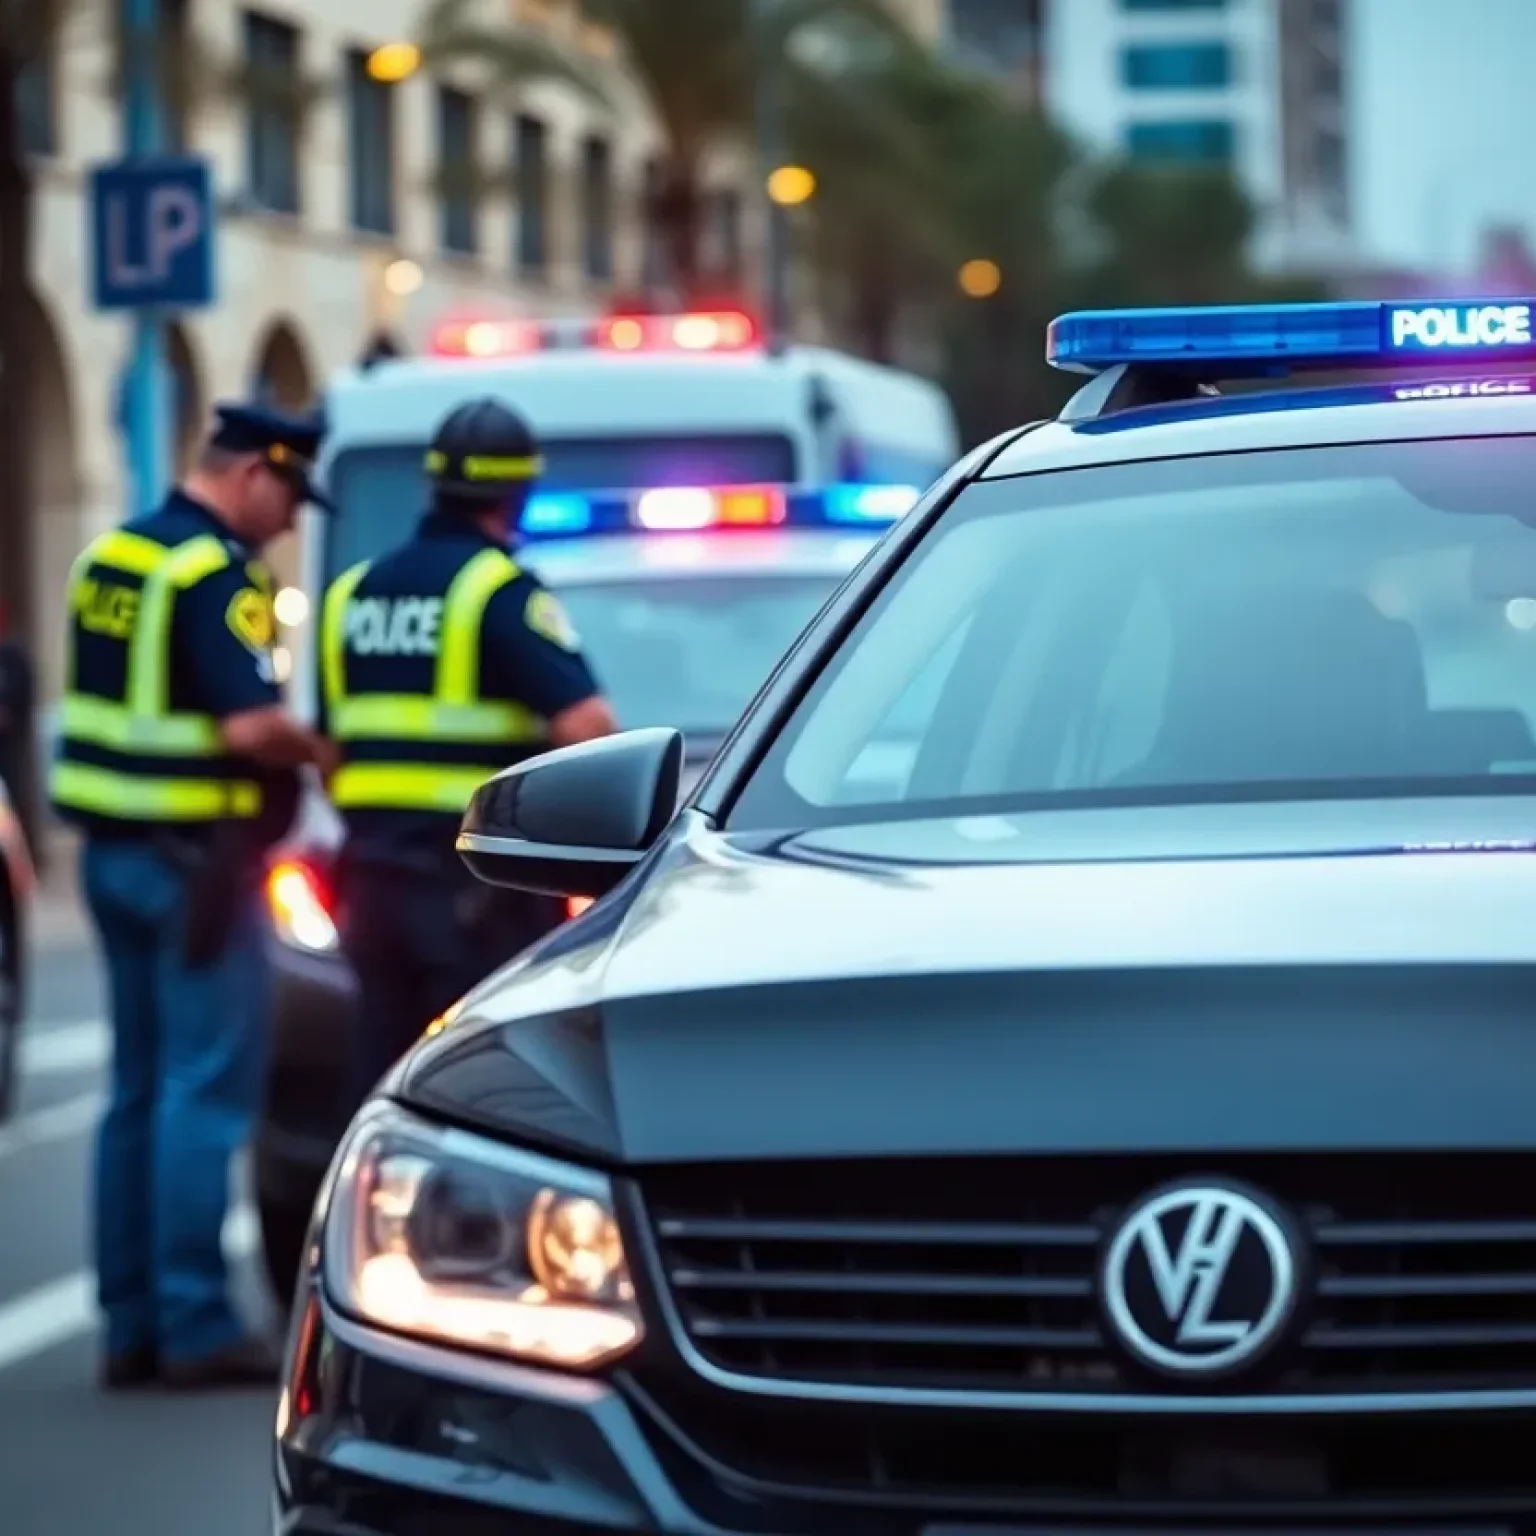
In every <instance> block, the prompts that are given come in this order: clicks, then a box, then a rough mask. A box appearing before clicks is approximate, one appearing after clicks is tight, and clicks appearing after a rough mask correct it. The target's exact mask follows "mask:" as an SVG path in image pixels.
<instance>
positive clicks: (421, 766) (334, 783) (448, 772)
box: [321, 549, 545, 812]
mask: <svg viewBox="0 0 1536 1536" xmlns="http://www.w3.org/2000/svg"><path fill="white" fill-rule="evenodd" d="M367 572H368V566H367V564H366V562H365V563H363V564H361V565H355V566H353V567H352V568H351V569H350V570H348V571H346V572H345V573H344V574H343V575H341V576H340V577H338V578H337V580H336V581H335V582H334V583H333V584H332V587H331V590H330V591H329V592H328V593H327V594H326V600H325V608H324V612H323V614H322V617H321V634H322V645H323V648H324V649H323V653H322V670H323V674H324V682H325V692H326V713H327V718H328V722H329V729H330V734H331V735H332V737H334V738H335V740H336V741H337V742H338V743H340V744H341V747H342V752H343V756H344V757H345V755H346V748H347V745H348V744H349V743H353V742H360V741H368V742H374V743H384V744H388V745H390V746H394V745H395V744H396V743H399V744H401V745H402V747H403V750H402V751H401V752H400V760H399V761H392V762H376V761H370V762H345V761H344V762H343V765H342V766H341V768H340V769H338V770H337V772H336V775H335V777H334V778H333V779H332V780H331V785H330V790H331V799H332V801H333V802H334V803H335V805H336V806H337V807H338V809H341V810H365V809H366V810H401V811H450V812H457V811H462V810H463V809H464V807H465V806H466V805H467V804H468V803H469V798H470V796H471V795H472V794H473V793H474V791H475V790H476V789H477V788H478V787H479V786H480V785H481V784H483V783H484V782H485V781H486V779H488V778H490V777H491V776H492V775H494V774H496V773H499V772H500V771H501V769H502V768H503V767H505V766H506V765H505V763H498V762H496V761H495V759H496V757H497V755H498V753H499V751H500V750H502V749H505V748H506V747H508V746H518V745H528V746H532V745H536V744H538V743H541V742H542V741H543V740H544V739H545V722H544V720H543V719H542V718H541V717H540V716H539V715H537V714H535V713H534V711H532V710H531V709H528V708H527V707H526V706H524V705H521V704H513V703H510V702H508V701H505V700H486V699H482V698H481V697H480V649H481V630H482V627H483V624H484V620H485V611H486V608H487V607H488V605H489V604H490V601H491V599H492V598H493V597H494V596H495V595H496V593H497V592H499V591H500V590H501V589H502V587H504V586H506V584H507V583H508V582H510V581H513V580H515V579H516V577H517V576H518V574H519V573H518V568H517V566H516V564H515V563H514V562H513V561H512V559H511V558H510V557H509V556H508V555H506V554H505V553H503V552H502V551H501V550H499V549H487V550H483V551H481V553H479V554H477V555H475V556H474V558H473V559H471V560H468V561H466V562H465V564H464V565H463V567H462V568H461V569H460V570H459V572H458V574H457V575H456V576H455V577H454V578H453V581H452V582H451V583H450V584H449V587H448V591H447V592H446V594H445V595H444V597H443V616H442V622H441V625H440V629H439V635H440V639H439V646H438V653H437V667H436V674H435V677H434V680H433V690H432V693H431V694H430V695H423V694H413V693H398V694H397V693H361V694H349V693H348V692H347V687H346V640H347V633H346V619H347V608H348V605H349V604H350V602H351V601H352V599H353V597H354V595H355V594H356V592H357V588H358V585H359V584H360V583H361V581H362V579H363V577H364V576H365V575H367ZM434 741H436V742H449V743H453V744H455V745H465V746H474V745H483V746H484V747H485V748H486V749H487V752H486V755H487V757H488V758H489V759H490V763H489V765H488V766H486V767H484V768H480V767H464V766H461V765H453V766H447V765H442V764H432V763H422V762H417V761H413V760H412V759H411V754H410V750H409V745H408V744H409V743H412V742H421V743H428V742H434Z"/></svg>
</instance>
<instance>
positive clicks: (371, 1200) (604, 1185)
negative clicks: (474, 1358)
mask: <svg viewBox="0 0 1536 1536" xmlns="http://www.w3.org/2000/svg"><path fill="white" fill-rule="evenodd" d="M325 1272H326V1280H327V1284H328V1286H329V1288H330V1290H331V1292H332V1294H333V1296H334V1297H335V1298H336V1300H337V1301H338V1302H339V1303H340V1304H341V1306H342V1307H343V1308H345V1309H346V1310H347V1311H349V1312H352V1313H353V1314H355V1315H356V1316H358V1317H360V1318H362V1319H364V1320H365V1321H367V1322H369V1323H373V1324H376V1325H377V1326H379V1327H381V1328H390V1329H393V1330H395V1331H396V1332H398V1333H406V1334H411V1335H414V1336H415V1337H417V1338H421V1339H427V1340H430V1341H431V1342H433V1343H438V1344H448V1345H457V1346H461V1347H463V1348H467V1349H480V1350H489V1351H494V1352H496V1353H497V1354H503V1355H510V1356H512V1357H513V1358H514V1359H517V1360H522V1361H525V1362H528V1363H531V1364H536V1365H552V1366H564V1367H571V1368H576V1369H582V1368H590V1367H593V1366H597V1365H601V1364H603V1363H604V1362H605V1361H608V1360H612V1359H613V1358H614V1357H615V1356H617V1355H621V1354H624V1353H625V1352H626V1351H627V1350H630V1349H633V1348H634V1346H635V1345H636V1344H638V1343H639V1341H640V1338H641V1335H642V1332H643V1329H642V1326H641V1322H640V1314H639V1312H638V1310H637V1309H636V1307H635V1293H634V1287H633V1286H632V1285H631V1284H630V1279H629V1269H628V1266H627V1265H626V1263H625V1259H624V1247H623V1243H622V1241H621V1240H620V1237H619V1229H618V1224H617V1223H616V1222H615V1220H614V1215H613V1201H612V1196H611V1193H610V1190H609V1185H608V1181H607V1179H605V1178H604V1177H603V1176H602V1175H600V1174H597V1173H591V1172H588V1171H587V1170H585V1169H581V1168H573V1167H571V1166H569V1165H568V1164H565V1163H557V1162H553V1161H551V1160H549V1159H547V1158H542V1157H537V1156H535V1155H533V1154H532V1153H528V1152H519V1151H517V1150H515V1149H514V1148H511V1147H504V1146H502V1145H500V1144H499V1143H497V1142H493V1141H486V1140H483V1139H482V1138H480V1137H478V1136H472V1135H469V1134H468V1133H466V1132H463V1131H450V1130H439V1129H437V1128H436V1127H434V1126H430V1125H427V1124H425V1123H424V1122H422V1121H420V1120H417V1119H415V1118H414V1117H412V1116H410V1115H408V1114H406V1113H405V1112H404V1111H402V1110H399V1109H396V1108H394V1107H393V1106H389V1107H382V1108H380V1109H378V1110H376V1111H375V1112H373V1114H372V1115H371V1116H369V1117H368V1118H367V1119H365V1120H364V1121H363V1122H361V1123H360V1125H359V1126H358V1127H357V1128H356V1130H355V1131H354V1135H353V1140H352V1143H351V1144H350V1146H349V1147H348V1148H347V1151H346V1154H345V1155H344V1157H343V1159H342V1164H341V1167H340V1170H339V1175H338V1178H337V1182H336V1188H335V1192H334V1194H333V1196H332V1200H331V1207H330V1212H329V1215H328V1218H327V1223H326V1237H325Z"/></svg>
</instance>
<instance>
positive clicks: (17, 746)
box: [0, 603, 36, 809]
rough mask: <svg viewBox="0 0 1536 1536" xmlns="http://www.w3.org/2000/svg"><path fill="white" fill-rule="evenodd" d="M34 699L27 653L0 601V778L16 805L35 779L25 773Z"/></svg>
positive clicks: (6, 610) (17, 805) (34, 692)
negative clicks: (29, 778)
mask: <svg viewBox="0 0 1536 1536" xmlns="http://www.w3.org/2000/svg"><path fill="white" fill-rule="evenodd" d="M35 702H36V678H35V675H34V672H33V668H32V657H31V654H30V652H29V651H28V649H27V646H26V642H25V641H23V640H22V638H21V636H20V635H18V634H17V633H16V631H15V628H14V627H13V625H12V623H11V614H10V610H9V609H8V608H7V607H6V606H5V604H4V603H0V781H4V784H5V787H6V789H7V790H8V791H9V792H10V798H11V803H12V804H13V805H14V806H16V807H17V808H18V809H19V808H20V807H21V806H22V805H24V804H25V803H26V802H25V797H26V794H27V786H28V783H29V782H32V783H35V782H36V781H35V780H30V781H29V780H28V779H27V777H26V767H27V762H26V754H27V752H28V751H29V750H30V748H29V743H30V742H31V740H32V709H33V705H34V703H35Z"/></svg>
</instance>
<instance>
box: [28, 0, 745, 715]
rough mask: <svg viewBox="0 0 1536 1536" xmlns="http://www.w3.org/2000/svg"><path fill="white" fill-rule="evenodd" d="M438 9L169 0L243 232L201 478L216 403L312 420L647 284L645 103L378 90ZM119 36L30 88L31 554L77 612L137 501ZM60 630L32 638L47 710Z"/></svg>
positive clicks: (89, 33)
mask: <svg viewBox="0 0 1536 1536" xmlns="http://www.w3.org/2000/svg"><path fill="white" fill-rule="evenodd" d="M485 3H486V4H487V5H490V6H494V7H496V8H497V9H496V10H495V11H494V14H495V15H497V16H498V17H504V16H507V15H508V10H509V8H510V11H511V13H512V15H513V19H514V21H515V23H516V24H518V25H527V26H537V27H545V28H552V29H554V30H555V31H556V32H559V33H561V34H562V35H563V36H564V37H565V40H566V41H567V43H568V44H570V45H571V46H574V47H579V48H583V49H585V50H586V51H587V53H588V54H589V55H591V56H593V57H594V58H596V59H600V60H601V59H605V58H606V59H608V60H610V61H611V59H612V39H611V38H608V37H607V36H606V34H603V33H601V32H600V31H595V30H593V29H592V28H591V27H590V26H589V25H588V24H586V23H584V22H582V20H581V19H580V16H579V14H578V12H577V11H576V9H575V7H574V6H573V5H571V4H570V3H569V0H485ZM423 9H424V7H423V5H422V4H421V0H369V4H368V5H367V6H359V5H358V4H357V3H356V0H252V3H251V4H249V5H247V4H240V3H235V0H169V3H168V8H167V26H169V27H173V28H178V29H182V31H183V35H184V36H185V37H188V38H191V39H193V40H194V41H195V52H189V54H188V57H194V58H196V60H197V68H198V70H199V71H200V72H201V74H202V75H203V76H204V77H205V88H204V89H203V90H201V91H198V92H189V93H188V96H189V100H188V102H187V103H185V104H184V107H183V110H182V111H181V112H180V113H179V114H177V120H176V121H175V122H173V124H172V125H171V137H172V140H173V144H174V146H175V147H178V148H183V149H187V150H191V151H194V152H196V153H198V154H202V155H206V156H208V157H209V158H210V159H211V161H212V163H213V166H214V169H215V178H216V183H217V187H218V192H219V199H220V206H221V212H222V217H221V229H220V234H219V256H218V265H219V287H220V299H219V302H218V304H217V305H216V306H215V307H214V308H212V309H209V310H207V311H206V312H202V313H194V314H187V315H184V316H180V317H178V318H177V319H176V321H175V323H174V324H173V326H172V328H171V332H170V340H169V350H170V356H171V361H172V365H173V369H174V376H175V386H176V387H175V396H176V417H177V427H176V434H177V448H178V450H179V451H180V453H181V456H182V457H183V458H184V457H185V453H186V451H187V450H188V449H189V448H190V447H191V445H193V444H194V443H195V442H196V440H197V438H198V435H199V433H200V431H201V429H202V427H203V424H204V423H205V421H206V419H207V414H208V409H209V406H210V404H211V402H213V401H214V400H216V399H219V398H221V397H228V396H235V395H241V394H245V393H249V392H252V391H259V392H261V393H263V394H265V395H267V396H268V397H270V398H272V399H274V400H275V401H278V402H281V403H283V404H286V405H290V406H299V405H303V404H305V403H306V402H309V401H311V400H313V399H314V398H315V397H316V395H317V394H318V392H319V391H320V389H321V388H322V387H323V385H324V381H325V380H326V378H327V377H328V376H329V375H330V374H332V373H333V372H334V371H336V370H338V369H340V368H343V367H347V366H349V365H352V364H354V363H356V362H357V361H358V360H359V358H360V356H361V355H362V354H363V353H364V351H365V349H367V348H368V347H369V346H370V344H372V343H373V342H375V341H376V340H377V339H378V338H379V337H380V336H388V337H390V338H391V339H392V340H393V341H394V343H395V344H396V345H398V346H400V347H402V348H404V349H406V350H417V349H420V348H422V347H424V346H425V345H426V343H427V341H428V338H429V335H430V331H431V329H432V327H433V326H434V324H435V323H437V322H438V321H440V320H442V319H443V318H444V317H447V316H463V315H465V314H466V313H474V314H486V315H503V314H525V315H547V314H570V313H584V312H593V311H596V310H598V309H600V308H601V307H602V306H604V305H605V304H608V303H609V302H611V301H612V299H613V298H614V296H615V295H616V294H618V293H621V292H626V291H632V290H633V289H634V288H635V287H636V286H637V285H638V284H639V283H640V282H641V280H642V278H643V276H644V274H645V271H646V268H647V266H648V264H649V263H650V262H651V260H652V257H653V255H654V251H653V250H652V246H653V244H654V242H652V241H651V240H649V238H648V237H647V235H646V233H645V230H646V225H647V221H646V219H645V218H644V217H643V209H644V205H645V196H644V194H645V188H646V185H647V176H648V174H649V171H648V167H649V166H650V165H651V163H652V159H653V156H654V151H655V146H656V138H655V134H654V131H653V128H652V125H651V123H650V121H649V118H648V115H647V113H646V111H645V109H644V105H643V102H642V101H641V100H640V98H639V97H638V95H637V94H636V93H635V92H633V91H632V90H630V89H628V88H626V87H625V86H624V84H623V81H622V77H621V76H619V77H617V84H616V86H615V88H614V90H612V91H611V92H610V93H609V95H608V99H606V100H604V101H603V102H602V103H598V102H596V101H594V100H593V99H591V98H590V97H587V96H584V95H582V94H580V93H578V92H574V91H572V90H571V89H570V88H569V87H566V86H563V85H557V84H552V83H541V84H539V85H535V86H531V87H528V88H526V89H523V90H521V91H520V92H519V93H517V95H516V96H515V98H512V99H508V98H507V97H506V95H505V94H500V95H496V96H494V97H493V96H492V95H491V94H490V92H489V91H488V90H486V88H485V86H486V82H484V81H481V80H477V79H476V78H475V77H474V76H473V74H472V73H471V74H468V75H465V76H462V77H458V78H455V79H452V80H444V79H435V78H430V77H428V76H427V75H426V74H424V73H418V74H417V75H415V76H413V77H412V78H409V79H407V80H405V81H403V82H400V83H395V84H382V83H380V82H379V81H377V80H375V79H374V78H372V77H371V75H370V72H369V68H368V62H367V61H368V59H369V56H370V53H371V52H372V50H373V49H374V48H376V47H377V46H378V45H380V44H383V43H386V42H389V41H393V40H397V39H408V38H411V37H413V36H414V35H415V34H416V32H417V30H418V27H419V25H420V22H421V13H422V10H423ZM93 20H94V24H93ZM106 30H107V29H105V28H103V27H102V26H101V24H100V19H99V18H94V19H93V18H92V17H90V16H89V15H86V14H85V13H84V12H82V18H81V20H80V21H79V22H78V23H77V24H75V25H73V26H72V27H71V28H70V29H69V31H68V32H67V34H66V35H65V36H64V37H63V38H61V39H60V43H59V47H58V48H57V50H56V56H55V57H54V58H52V59H51V60H50V61H49V64H48V67H47V69H46V70H40V71H37V72H35V73H34V76H33V77H32V78H31V79H29V80H28V82H27V88H26V90H25V92H24V99H25V111H24V119H25V131H26V135H27V139H28V142H29V144H30V146H31V148H32V149H33V151H34V152H35V155H36V171H37V193H36V197H35V203H36V208H37V219H36V225H37V228H36V244H35V249H34V265H35V273H34V278H35V288H36V291H37V293H38V296H39V307H38V313H37V315H36V317H35V338H36V339H35V344H34V354H33V355H34V359H35V361H36V364H37V369H38V374H39V377H40V391H39V399H38V414H39V432H38V443H37V455H38V457H37V466H36V467H37V471H38V475H37V480H38V485H39V489H40V498H39V501H40V505H39V511H38V516H39V518H40V527H39V529H38V530H37V533H38V537H37V538H36V540H35V541H34V542H35V544H36V547H37V549H38V569H37V571H36V579H37V581H38V582H39V583H40V584H41V590H42V591H44V592H47V593H53V592H62V590H63V586H64V582H65V580H66V576H67V572H68V568H69V564H70V561H71V560H72V559H73V557H74V555H75V554H76V552H77V551H78V550H79V549H80V548H81V546H82V545H83V543H84V542H85V541H86V540H87V539H88V538H89V537H90V536H92V535H93V534H94V533H95V532H97V531H99V530H100V529H102V528H104V527H107V526H110V525H111V524H112V523H113V522H115V521H118V520H120V519H121V517H122V516H123V515H124V512H125V508H126V506H127V502H128V489H127V487H128V480H127V476H126V472H125V465H124V460H123V440H122V435H121V433H120V431H119V430H118V421H119V419H120V390H121V385H120V380H121V377H122V371H123V367H124V363H125V361H126V357H127V352H128V343H129V332H128V324H127V322H126V321H125V320H123V319H122V318H120V317H115V316H109V315H102V314H98V313H95V312H93V310H92V309H91V307H90V303H89V284H90V275H91V274H90V246H89V241H88V239H87V236H86V230H87V215H88V209H87V199H86V191H87V187H88V171H89V167H90V165H91V164H92V162H96V161H102V160H109V159H113V158H115V157H117V156H118V155H119V154H120V153H121V145H122V138H121V126H120V117H119V112H118V108H117V106H116V103H115V101H114V100H113V97H112V94H111V92H110V91H109V90H108V88H107V83H106V82H107V80H108V78H109V74H110V58H109V56H108V54H109V50H108V47H107V45H106V44H105V42H104V41H103V33H104V32H105V31H106ZM613 67H614V68H615V69H616V68H617V66H616V65H614V66H613ZM274 80H275V81H278V82H283V81H287V82H290V84H289V85H288V86H286V87H284V89H283V90H282V91H281V92H279V93H277V94H276V95H275V96H274V94H273V93H272V92H271V91H270V89H269V90H268V92H267V93H265V94H263V93H262V92H258V91H257V90H256V89H255V87H254V84H253V82H258V81H265V82H268V83H269V85H270V82H272V81H274ZM292 82H297V85H293V84H292ZM727 174H728V173H727ZM514 179H515V184H516V188H517V195H516V196H515V197H514V196H512V195H510V194H509V192H508V188H509V186H510V185H511V184H512V183H513V181H514ZM720 198H721V204H720V206H721V209H722V218H724V216H725V215H726V214H730V213H731V212H732V210H735V211H736V213H738V214H739V212H740V208H741V203H742V199H741V198H740V197H739V195H737V193H736V192H735V191H734V190H733V189H732V188H731V187H730V186H722V188H721V190H720ZM718 238H719V240H720V242H721V243H722V245H723V246H726V247H731V248H732V250H733V251H734V252H735V253H736V256H739V252H740V247H741V237H740V233H739V231H733V230H732V229H727V228H725V227H724V225H722V227H721V229H720V231H719V234H718ZM733 259H734V258H733ZM295 562H296V556H295V551H294V550H293V549H292V548H289V549H284V550H278V551H276V552H275V557H274V565H275V566H276V567H277V570H278V573H279V575H280V577H281V578H283V579H285V580H292V579H293V576H294V574H295ZM50 607H53V612H54V614H55V616H56V615H57V608H56V606H53V605H47V604H45V605H43V608H44V611H45V612H47V611H49V608H50ZM61 628H62V625H61V624H59V623H51V624H50V623H45V625H44V632H43V633H40V634H38V635H37V636H35V637H34V638H35V642H36V645H37V650H38V655H39V662H40V668H41V676H42V681H43V685H44V689H45V691H46V693H47V694H49V695H50V696H51V695H52V694H53V693H54V692H56V690H57V687H58V684H59V656H60V647H61V635H60V634H58V633H55V631H57V630H60V629H61Z"/></svg>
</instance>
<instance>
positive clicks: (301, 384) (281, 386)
mask: <svg viewBox="0 0 1536 1536" xmlns="http://www.w3.org/2000/svg"><path fill="white" fill-rule="evenodd" d="M251 372H252V393H253V394H254V395H256V397H257V398H258V399H261V400H266V401H268V402H270V403H271V404H272V405H275V406H280V407H281V408H282V409H283V410H285V411H303V410H308V409H309V407H310V406H311V405H312V404H313V403H314V398H315V377H314V371H313V369H312V368H311V367H310V362H309V353H308V351H307V350H306V349H305V346H304V343H303V342H302V341H300V340H299V334H298V332H297V331H296V330H295V329H294V327H293V326H292V325H291V324H289V322H288V321H286V320H276V321H274V322H273V323H272V324H271V325H270V326H269V327H268V328H267V332H266V335H265V336H264V337H263V338H262V342H261V345H260V346H259V347H258V348H257V349H256V357H255V363H254V366H253V368H252V370H251Z"/></svg>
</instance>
